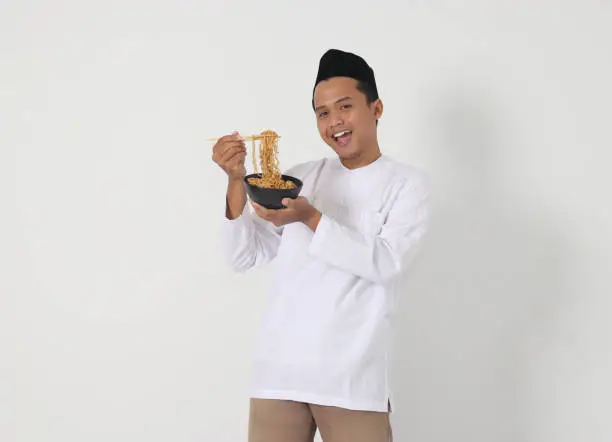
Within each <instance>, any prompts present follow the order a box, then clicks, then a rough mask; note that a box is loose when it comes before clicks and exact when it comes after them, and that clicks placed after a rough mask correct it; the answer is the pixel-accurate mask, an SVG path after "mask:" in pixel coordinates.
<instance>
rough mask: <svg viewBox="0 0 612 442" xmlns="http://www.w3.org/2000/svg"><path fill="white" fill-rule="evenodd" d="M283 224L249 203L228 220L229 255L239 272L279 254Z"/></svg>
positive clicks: (232, 265)
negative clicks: (253, 210) (260, 215)
mask: <svg viewBox="0 0 612 442" xmlns="http://www.w3.org/2000/svg"><path fill="white" fill-rule="evenodd" d="M281 233H282V229H281V228H276V227H274V225H272V224H270V223H268V222H265V221H263V220H261V219H259V218H258V217H257V216H255V215H253V214H251V213H250V212H249V210H248V208H247V207H245V210H244V212H243V213H242V214H241V215H240V216H239V217H238V218H235V219H233V220H228V219H226V220H225V225H224V232H223V234H224V238H223V240H224V243H225V251H226V257H227V259H228V261H229V264H230V265H231V267H232V268H233V269H234V270H235V271H238V272H246V271H247V270H249V269H252V268H256V267H259V266H261V265H263V264H265V263H267V262H269V261H271V260H272V259H274V258H275V257H276V254H277V252H278V247H279V245H280V241H281Z"/></svg>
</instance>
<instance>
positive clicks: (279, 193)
mask: <svg viewBox="0 0 612 442" xmlns="http://www.w3.org/2000/svg"><path fill="white" fill-rule="evenodd" d="M249 178H261V174H260V173H252V174H250V175H247V176H245V177H244V185H245V187H246V191H247V194H248V195H249V198H251V199H252V200H253V201H255V202H256V203H257V204H259V205H260V206H263V207H265V208H267V209H282V208H283V207H285V206H283V204H282V203H281V201H282V200H283V199H284V198H292V199H295V198H297V197H298V195H299V194H300V192H301V191H302V182H301V181H300V180H298V179H297V178H295V177H292V176H289V175H281V178H282V179H283V180H286V181H293V182H294V183H295V187H294V188H293V189H266V188H265V187H257V186H253V185H252V184H250V183H249V181H248V180H249Z"/></svg>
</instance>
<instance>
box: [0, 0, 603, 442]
mask: <svg viewBox="0 0 612 442" xmlns="http://www.w3.org/2000/svg"><path fill="white" fill-rule="evenodd" d="M330 47H337V48H341V49H345V50H350V51H355V52H357V53H359V54H361V55H363V56H364V57H365V58H366V59H367V60H368V62H370V64H371V65H372V66H373V67H374V70H375V72H376V76H377V80H378V83H379V90H380V93H381V96H382V98H383V100H384V103H385V114H384V116H383V119H382V121H381V124H380V126H379V132H380V140H381V146H382V149H383V151H384V152H385V153H386V154H388V155H390V156H393V157H395V158H397V159H399V160H402V161H405V162H408V163H411V164H414V165H416V166H418V167H422V168H424V169H425V170H426V171H427V172H428V174H429V176H430V179H431V181H432V183H433V187H434V204H435V205H434V217H433V220H432V227H431V230H430V234H429V236H428V241H427V243H426V246H425V249H424V251H423V254H422V255H421V258H420V259H419V260H418V261H417V263H416V265H415V267H414V269H413V272H412V273H411V275H410V277H409V279H408V282H407V285H406V287H405V292H404V294H403V297H402V304H401V308H400V313H399V318H398V319H399V322H398V329H397V351H396V353H397V358H396V359H397V360H396V361H395V364H394V372H395V373H396V375H397V379H398V389H397V391H396V396H397V406H398V408H397V413H396V414H395V415H394V421H395V434H396V440H398V441H406V442H408V441H418V442H442V441H444V442H446V441H450V440H452V441H455V442H485V441H486V442H510V441H512V442H515V441H516V442H570V441H571V442H609V441H610V440H612V422H611V419H610V414H611V410H612V399H611V398H612V388H611V386H612V381H611V379H610V373H612V345H611V336H612V325H611V321H610V319H609V318H610V309H611V308H612V302H611V301H610V294H611V293H610V292H611V289H610V287H611V284H610V277H611V272H610V271H611V270H612V265H611V259H612V213H611V209H610V206H611V204H610V201H611V198H610V189H612V178H611V175H610V173H609V169H610V162H611V159H612V155H611V154H610V151H611V149H612V135H611V131H612V129H611V126H610V119H611V115H612V105H611V103H612V88H611V86H610V79H611V78H612V6H610V4H609V3H608V2H606V1H603V0H602V1H587V0H573V1H570V0H567V1H545V0H530V1H527V0H522V1H490V0H489V1H485V0H472V1H451V0H438V1H436V0H431V1H425V0H423V1H416V0H413V1H404V2H394V1H376V2H370V1H348V0H343V1H325V2H323V1H308V2H302V3H301V4H298V3H291V2H285V1H281V0H276V1H265V2H264V1H260V2H246V1H245V2H229V3H225V2H223V1H221V0H219V1H200V2H196V1H191V2H188V1H172V2H171V1H166V2H162V1H144V0H143V1H135V0H122V1H97V2H94V1H89V2H85V1H77V0H65V1H53V2H52V1H42V0H35V1H16V0H8V1H7V0H3V1H2V2H1V3H0V55H1V57H0V199H1V206H0V210H1V214H0V215H1V216H0V260H1V262H0V296H1V297H0V348H1V364H0V440H2V441H3V442H48V441H49V442H50V441H63V442H77V441H78V442H81V441H88V442H98V441H105V442H106V441H113V442H123V441H125V442H127V441H130V442H133V441H147V442H162V441H164V442H166V441H177V442H179V441H180V442H187V441H206V442H208V441H211V442H212V441H214V442H240V441H245V440H246V422H247V411H248V401H247V387H248V381H249V373H250V356H251V351H252V345H253V341H254V334H255V332H256V330H257V325H258V320H259V313H260V307H261V305H262V301H263V299H264V297H265V295H266V287H267V282H268V280H269V278H270V277H271V275H269V273H268V269H262V270H258V271H256V272H253V273H250V274H247V275H241V276H238V275H234V274H232V273H231V272H230V271H229V269H228V267H226V265H225V264H224V262H223V261H222V259H221V257H220V253H219V251H220V247H221V243H220V238H219V231H220V224H221V220H222V216H223V204H224V186H225V182H224V176H223V173H222V172H221V171H220V170H218V169H217V168H216V167H215V166H214V164H212V162H211V159H210V154H211V151H210V148H211V145H210V143H207V142H205V138H207V137H214V136H219V135H222V134H225V133H228V132H230V131H232V130H234V129H238V130H240V131H242V132H243V133H244V134H248V133H253V132H258V131H261V130H264V129H273V130H276V131H277V132H279V133H280V134H281V135H282V137H283V139H282V143H281V147H280V148H281V165H282V167H283V168H284V169H286V168H288V167H290V166H292V165H294V164H295V163H298V162H301V161H305V160H310V159H315V158H319V157H321V156H324V155H331V154H332V152H331V151H330V150H329V149H328V148H327V146H325V145H324V144H323V143H322V141H321V140H320V139H319V138H318V134H317V131H316V126H315V120H314V116H313V114H312V110H311V108H310V99H311V93H312V85H313V81H314V78H315V75H316V68H317V63H318V59H319V57H320V56H321V54H322V53H323V52H324V51H325V50H326V49H328V48H330Z"/></svg>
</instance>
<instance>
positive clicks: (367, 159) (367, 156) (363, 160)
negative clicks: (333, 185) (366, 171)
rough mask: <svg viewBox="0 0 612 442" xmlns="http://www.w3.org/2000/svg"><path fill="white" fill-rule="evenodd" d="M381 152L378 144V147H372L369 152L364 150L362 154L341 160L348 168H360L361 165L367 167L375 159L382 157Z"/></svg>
mask: <svg viewBox="0 0 612 442" xmlns="http://www.w3.org/2000/svg"><path fill="white" fill-rule="evenodd" d="M381 155H382V154H381V152H380V149H379V147H378V146H376V149H372V150H370V151H367V152H363V153H362V154H361V155H359V156H358V157H355V158H347V159H342V158H340V162H342V165H343V166H344V167H346V168H347V169H359V168H360V167H365V166H367V165H369V164H372V163H373V162H374V161H376V160H377V159H379V158H380V157H381Z"/></svg>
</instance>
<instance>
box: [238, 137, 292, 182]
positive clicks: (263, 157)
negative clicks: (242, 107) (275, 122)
mask: <svg viewBox="0 0 612 442" xmlns="http://www.w3.org/2000/svg"><path fill="white" fill-rule="evenodd" d="M278 138H279V136H278V134H277V133H276V132H274V131H272V130H265V131H263V132H262V133H261V135H259V136H255V137H253V138H252V141H253V168H254V169H255V173H259V169H258V167H257V154H256V151H257V149H256V144H255V143H256V140H259V141H260V143H261V144H260V148H259V163H260V164H261V178H249V179H248V181H249V184H251V185H253V186H257V187H263V188H267V189H293V188H294V187H295V183H294V182H292V181H285V180H284V179H282V177H281V172H280V168H279V166H278Z"/></svg>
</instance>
